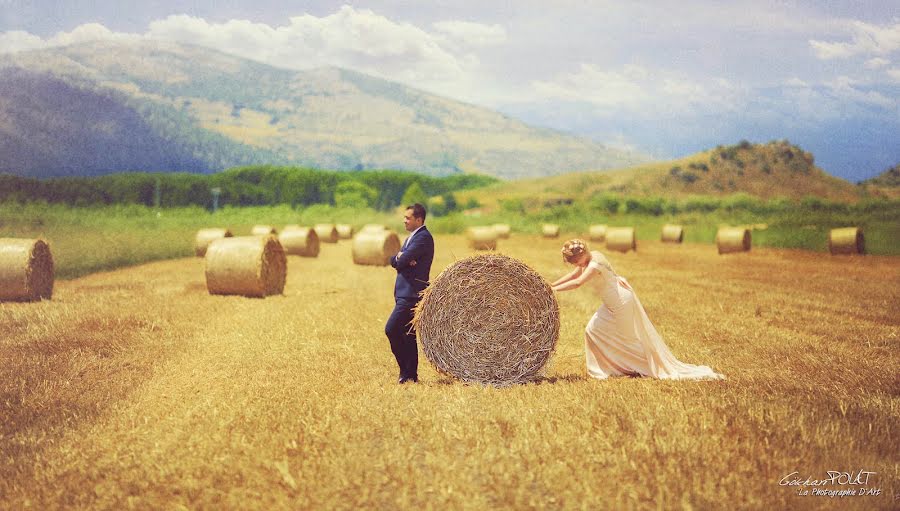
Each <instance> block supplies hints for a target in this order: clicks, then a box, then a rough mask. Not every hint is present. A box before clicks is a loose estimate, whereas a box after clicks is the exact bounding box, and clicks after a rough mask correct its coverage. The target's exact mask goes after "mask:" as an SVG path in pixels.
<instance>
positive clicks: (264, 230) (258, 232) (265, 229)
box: [250, 225, 278, 236]
mask: <svg viewBox="0 0 900 511" xmlns="http://www.w3.org/2000/svg"><path fill="white" fill-rule="evenodd" d="M250 234H251V235H253V236H268V235H270V234H278V229H276V228H274V227H272V226H271V225H254V226H253V229H251V230H250Z"/></svg>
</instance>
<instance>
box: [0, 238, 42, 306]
mask: <svg viewBox="0 0 900 511" xmlns="http://www.w3.org/2000/svg"><path fill="white" fill-rule="evenodd" d="M53 276H54V275H53V255H52V254H51V253H50V245H48V244H47V242H46V241H44V240H33V239H22V238H0V301H16V302H32V301H36V300H49V299H50V298H51V296H52V295H53Z"/></svg>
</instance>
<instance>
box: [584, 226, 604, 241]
mask: <svg viewBox="0 0 900 511" xmlns="http://www.w3.org/2000/svg"><path fill="white" fill-rule="evenodd" d="M588 237H589V238H590V240H591V241H606V226H605V225H592V226H591V227H590V229H588Z"/></svg>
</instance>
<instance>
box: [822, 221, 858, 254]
mask: <svg viewBox="0 0 900 511" xmlns="http://www.w3.org/2000/svg"><path fill="white" fill-rule="evenodd" d="M828 251H829V252H831V253H832V255H837V254H865V253H866V239H865V237H864V236H863V231H862V229H860V228H859V227H841V228H840V229H832V230H830V231H828Z"/></svg>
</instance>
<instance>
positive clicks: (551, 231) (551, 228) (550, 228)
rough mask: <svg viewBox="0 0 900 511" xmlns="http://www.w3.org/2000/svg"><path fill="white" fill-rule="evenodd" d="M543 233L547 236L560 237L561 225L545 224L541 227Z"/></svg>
mask: <svg viewBox="0 0 900 511" xmlns="http://www.w3.org/2000/svg"><path fill="white" fill-rule="evenodd" d="M541 233H542V234H543V235H544V237H545V238H558V237H559V226H558V225H556V224H544V225H543V227H541Z"/></svg>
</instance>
